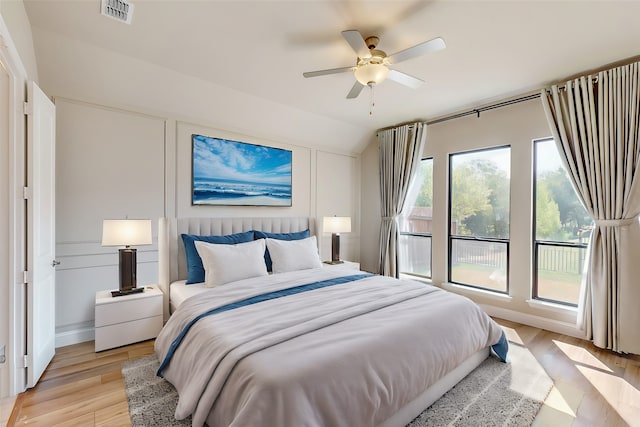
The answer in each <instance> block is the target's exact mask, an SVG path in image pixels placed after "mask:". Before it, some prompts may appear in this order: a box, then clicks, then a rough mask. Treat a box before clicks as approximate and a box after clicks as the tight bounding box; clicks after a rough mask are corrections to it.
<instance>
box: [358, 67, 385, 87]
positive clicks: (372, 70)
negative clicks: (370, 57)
mask: <svg viewBox="0 0 640 427" xmlns="http://www.w3.org/2000/svg"><path fill="white" fill-rule="evenodd" d="M354 74H355V75H356V80H357V81H359V82H360V83H361V84H363V85H364V86H367V85H368V84H369V83H373V84H378V83H382V81H383V80H384V79H386V78H387V74H389V68H387V66H386V65H384V64H366V65H361V66H358V68H356V71H355V73H354Z"/></svg>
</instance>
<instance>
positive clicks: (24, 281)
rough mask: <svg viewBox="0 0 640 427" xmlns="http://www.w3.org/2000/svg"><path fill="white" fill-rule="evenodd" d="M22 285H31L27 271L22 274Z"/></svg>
mask: <svg viewBox="0 0 640 427" xmlns="http://www.w3.org/2000/svg"><path fill="white" fill-rule="evenodd" d="M22 283H23V284H25V285H26V284H27V283H29V272H28V271H27V270H25V271H23V272H22Z"/></svg>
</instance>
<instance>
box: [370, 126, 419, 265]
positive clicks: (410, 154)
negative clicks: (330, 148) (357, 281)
mask: <svg viewBox="0 0 640 427" xmlns="http://www.w3.org/2000/svg"><path fill="white" fill-rule="evenodd" d="M426 134H427V132H426V125H425V124H424V123H414V124H410V125H403V126H399V127H396V128H393V129H387V130H383V131H380V132H378V154H379V156H378V157H379V166H380V202H381V209H382V212H381V214H382V222H381V225H380V258H379V273H380V274H382V275H385V276H393V277H399V276H400V272H399V270H398V216H399V215H400V213H401V212H402V208H403V207H404V203H405V200H406V198H407V193H408V192H409V186H410V184H411V181H412V180H413V178H414V177H415V175H416V171H417V169H418V165H419V164H420V160H421V158H422V152H423V148H424V144H425V140H426Z"/></svg>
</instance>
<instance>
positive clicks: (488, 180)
mask: <svg viewBox="0 0 640 427" xmlns="http://www.w3.org/2000/svg"><path fill="white" fill-rule="evenodd" d="M461 156H464V155H461ZM451 178H452V181H453V182H452V185H453V188H452V199H451V221H452V222H454V223H455V224H456V225H455V226H456V231H455V234H458V235H462V236H478V237H493V238H509V201H510V197H509V183H510V177H509V175H508V174H507V172H505V171H504V169H501V168H499V167H498V166H497V165H496V164H495V163H494V162H493V161H492V160H490V159H487V158H477V157H476V158H472V159H471V160H469V161H461V162H458V163H457V164H455V165H454V168H453V171H452V173H451ZM416 182H418V183H420V184H421V187H420V190H419V192H418V195H417V199H416V201H415V205H414V206H416V207H431V206H433V160H431V159H428V160H423V161H422V162H420V167H419V169H418V177H417V181H416ZM591 223H592V220H591V218H590V217H589V215H588V214H587V212H586V211H585V209H584V208H583V207H582V204H581V203H580V201H579V200H578V197H577V195H576V193H575V191H574V190H573V187H572V186H571V182H570V181H569V178H568V176H567V174H566V172H565V171H564V169H563V168H562V167H558V168H557V169H556V170H553V171H548V172H545V173H542V174H539V175H538V176H537V182H536V239H537V240H548V241H558V242H575V243H586V242H587V240H588V232H589V227H590V225H591Z"/></svg>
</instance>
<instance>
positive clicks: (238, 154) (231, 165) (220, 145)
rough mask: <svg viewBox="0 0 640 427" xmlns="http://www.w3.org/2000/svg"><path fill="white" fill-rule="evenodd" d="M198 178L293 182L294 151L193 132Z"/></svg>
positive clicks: (274, 182) (273, 182) (195, 167)
mask: <svg viewBox="0 0 640 427" xmlns="http://www.w3.org/2000/svg"><path fill="white" fill-rule="evenodd" d="M193 144H194V145H193V176H194V178H195V179H223V180H236V181H244V182H258V183H269V184H290V183H291V151H288V150H281V149H277V148H271V147H264V146H260V145H252V144H246V143H241V142H236V141H229V140H226V139H219V138H211V137H207V136H201V135H193Z"/></svg>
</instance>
